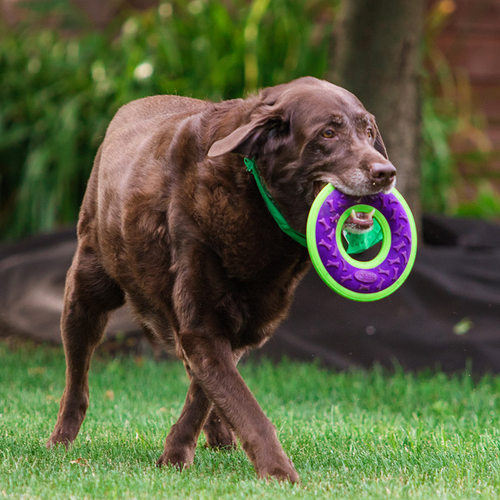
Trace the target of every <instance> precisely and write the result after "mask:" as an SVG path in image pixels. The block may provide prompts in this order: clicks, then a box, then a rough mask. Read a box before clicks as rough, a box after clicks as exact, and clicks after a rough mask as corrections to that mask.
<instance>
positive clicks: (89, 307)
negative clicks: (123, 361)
mask: <svg viewBox="0 0 500 500" xmlns="http://www.w3.org/2000/svg"><path fill="white" fill-rule="evenodd" d="M245 157H248V158H252V159H253V160H254V161H255V163H256V165H257V167H258V169H259V172H260V175H261V177H262V179H263V182H264V184H265V185H266V187H267V189H268V191H269V193H270V194H271V196H272V198H273V199H274V201H275V203H276V204H277V206H278V207H279V209H280V210H281V212H282V214H283V215H284V216H285V218H286V219H287V221H288V223H289V224H290V226H291V227H292V228H294V229H296V230H297V231H301V232H304V231H305V226H306V218H307V215H308V211H309V208H310V206H311V204H312V202H313V200H314V198H315V196H316V194H317V193H318V192H319V191H320V189H321V188H322V187H323V186H324V185H325V184H326V183H332V184H333V185H334V186H336V187H337V188H338V189H340V190H341V191H343V192H345V193H347V194H351V195H355V196H362V195H370V194H375V193H377V192H380V191H389V190H390V189H391V188H392V186H393V185H394V182H395V168H394V167H393V165H392V164H391V163H390V162H389V160H388V158H387V153H386V150H385V147H384V144H383V141H382V138H381V137H380V134H379V132H378V129H377V126H376V124H375V120H374V117H373V116H372V115H371V114H370V113H368V112H367V111H366V110H365V108H364V107H363V105H362V104H361V103H360V101H359V100H358V99H357V98H356V97H355V96H354V95H352V94H351V93H349V92H348V91H346V90H344V89H342V88H340V87H337V86H335V85H333V84H331V83H328V82H326V81H322V80H317V79H315V78H310V77H306V78H300V79H298V80H295V81H292V82H290V83H287V84H283V85H277V86H275V87H270V88H266V89H264V90H262V91H261V92H260V93H259V94H258V95H255V96H251V97H249V98H247V99H236V100H230V101H223V102H220V103H212V102H207V101H201V100H197V99H191V98H186V97H178V96H156V97H149V98H145V99H140V100H137V101H134V102H131V103H129V104H127V105H125V106H123V107H122V108H121V109H120V110H119V111H118V112H117V114H116V116H115V117H114V118H113V120H112V121H111V123H110V125H109V127H108V130H107V132H106V136H105V138H104V141H103V143H102V145H101V147H100V148H99V151H98V153H97V156H96V159H95V162H94V167H93V170H92V173H91V176H90V180H89V183H88V186H87V191H86V193H85V197H84V199H83V203H82V207H81V211H80V217H79V222H78V247H77V250H76V253H75V256H74V259H73V263H72V265H71V268H70V269H69V271H68V275H67V280H66V289H65V295H64V310H63V314H62V319H61V330H62V338H63V342H64V349H65V354H66V364H67V370H66V387H65V389H64V394H63V396H62V399H61V406H60V410H59V415H58V418H57V423H56V425H55V428H54V431H53V433H52V435H51V437H50V439H49V441H48V443H47V445H48V446H53V445H55V444H57V443H64V444H65V445H69V444H70V443H71V442H72V441H73V440H74V439H75V437H76V435H77V434H78V431H79V429H80V426H81V424H82V421H83V419H84V417H85V412H86V410H87V407H88V402H89V391H88V378H87V376H88V370H89V365H90V359H91V356H92V354H93V351H94V349H95V347H96V345H97V343H98V342H99V340H100V339H101V336H102V335H103V331H104V328H105V326H106V321H107V318H108V314H109V312H110V311H112V310H113V309H116V308H117V307H120V306H121V305H122V304H123V303H124V301H125V300H127V301H128V302H129V303H130V305H131V307H132V309H133V310H134V313H135V316H136V318H137V320H138V321H139V322H140V324H141V325H142V326H143V327H144V328H145V329H146V330H147V331H148V332H150V333H151V334H152V335H154V336H155V337H157V338H159V339H161V340H162V341H164V342H165V343H168V344H170V345H174V346H175V350H176V353H177V355H178V357H179V358H181V359H182V361H183V362H184V364H185V367H186V370H187V373H188V376H189V378H190V386H189V391H188V394H187V397H186V402H185V404H184V408H183V410H182V413H181V416H180V418H179V420H178V421H177V423H176V424H175V425H173V426H172V428H171V430H170V432H169V434H168V436H167V438H166V442H165V449H164V451H163V454H162V455H161V457H160V458H159V460H158V464H159V465H162V464H172V465H175V466H178V467H180V468H182V467H186V466H189V465H190V464H191V463H192V461H193V457H194V452H195V447H196V443H197V440H198V436H199V434H200V432H201V430H203V431H204V432H205V434H206V439H207V443H208V445H209V446H212V447H216V448H217V447H233V446H236V438H238V439H239V441H240V443H241V445H242V447H243V449H244V450H245V452H246V453H247V455H248V457H249V459H250V460H251V462H252V463H253V465H254V467H255V469H256V471H257V473H258V475H259V476H261V477H274V478H278V479H280V480H283V479H287V480H290V481H292V482H295V481H297V480H298V475H297V472H296V471H295V469H294V466H293V464H292V462H291V461H290V459H289V458H288V457H287V455H286V454H285V452H284V451H283V449H282V447H281V445H280V443H279V441H278V438H277V435H276V430H275V428H274V426H273V425H272V424H271V422H270V421H269V420H268V419H267V418H266V416H265V415H264V413H263V411H262V410H261V408H260V407H259V405H258V403H257V401H256V400H255V398H254V396H253V395H252V393H251V392H250V390H249V389H248V387H247V386H246V385H245V382H244V381H243V379H242V378H241V376H240V374H239V372H238V370H237V368H236V365H237V362H238V360H239V359H240V357H241V356H242V355H243V354H244V353H245V352H246V351H247V350H248V349H250V348H252V347H258V346H260V345H262V344H263V343H264V342H265V341H266V340H267V339H269V337H270V336H271V334H272V333H273V331H274V330H275V329H276V326H277V325H278V323H279V322H280V321H281V320H282V319H283V318H284V317H285V315H286V313H287V310H288V308H289V306H290V303H291V301H292V296H293V293H294V290H295V287H296V285H297V283H298V282H299V280H300V278H301V277H302V276H303V275H304V273H305V271H306V269H307V268H308V265H309V262H308V261H309V259H308V254H307V250H306V249H305V248H304V247H303V246H301V245H299V244H298V243H297V242H296V241H294V240H293V239H291V238H290V237H289V236H288V235H287V234H284V233H283V232H282V231H281V230H280V228H279V227H278V226H277V225H276V223H275V221H274V220H273V219H272V217H271V216H270V214H269V212H268V210H267V208H266V205H265V203H264V202H263V200H262V198H261V195H260V193H259V191H258V189H257V186H256V183H255V181H254V179H253V177H252V176H251V175H250V174H249V173H248V172H247V171H246V169H245V166H244V162H243V159H244V158H245ZM352 217H353V220H351V221H350V222H351V223H352V224H353V225H356V224H358V225H359V226H360V227H361V228H362V227H363V226H366V225H367V224H368V225H369V221H368V223H367V221H366V220H365V219H364V218H360V220H356V215H355V214H353V216H352Z"/></svg>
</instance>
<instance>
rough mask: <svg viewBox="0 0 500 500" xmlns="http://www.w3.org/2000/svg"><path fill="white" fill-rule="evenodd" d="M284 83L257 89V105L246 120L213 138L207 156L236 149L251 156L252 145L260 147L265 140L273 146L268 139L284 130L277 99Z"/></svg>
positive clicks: (235, 151) (284, 123)
mask: <svg viewBox="0 0 500 500" xmlns="http://www.w3.org/2000/svg"><path fill="white" fill-rule="evenodd" d="M284 87H285V85H277V86H275V87H268V88H265V89H262V90H261V91H260V93H259V99H260V105H259V106H258V107H257V108H256V110H255V111H254V113H253V114H252V117H251V119H250V121H249V122H248V123H245V124H244V125H241V126H240V127H238V128H237V129H236V130H233V131H232V132H231V133H230V134H229V135H227V136H226V137H223V138H222V139H219V140H218V141H216V142H214V143H213V144H212V146H211V147H210V149H209V150H208V153H207V155H208V157H214V156H220V155H223V154H225V153H240V154H242V155H246V156H251V155H252V150H253V149H255V147H259V146H260V147H263V146H264V144H265V143H267V146H268V147H271V148H273V144H269V142H272V141H271V139H274V140H275V141H278V140H279V138H281V139H283V137H282V135H283V133H284V132H285V131H286V132H288V130H289V126H288V123H287V118H286V117H285V116H286V115H287V112H286V111H285V110H286V106H283V105H280V104H279V103H278V102H277V101H278V99H279V97H280V96H281V95H282V92H283V88H284Z"/></svg>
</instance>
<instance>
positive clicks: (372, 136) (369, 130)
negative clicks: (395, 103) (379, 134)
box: [366, 128, 375, 139]
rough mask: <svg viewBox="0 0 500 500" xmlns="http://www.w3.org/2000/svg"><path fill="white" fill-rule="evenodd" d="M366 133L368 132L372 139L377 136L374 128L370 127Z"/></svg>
mask: <svg viewBox="0 0 500 500" xmlns="http://www.w3.org/2000/svg"><path fill="white" fill-rule="evenodd" d="M366 133H367V134H368V137H369V138H370V139H374V138H375V132H373V129H372V128H369V129H368V130H367V131H366Z"/></svg>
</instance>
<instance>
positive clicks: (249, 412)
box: [179, 330, 299, 482]
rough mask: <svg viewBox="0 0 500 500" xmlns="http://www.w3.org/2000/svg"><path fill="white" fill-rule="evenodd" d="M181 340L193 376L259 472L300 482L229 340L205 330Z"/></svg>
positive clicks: (189, 333)
mask: <svg viewBox="0 0 500 500" xmlns="http://www.w3.org/2000/svg"><path fill="white" fill-rule="evenodd" d="M179 341H180V346H181V348H182V351H183V354H184V356H185V360H186V362H187V363H188V364H189V367H190V370H191V372H192V374H193V377H194V378H195V380H196V381H198V383H199V384H200V386H201V387H202V388H203V391H204V393H205V394H206V395H207V396H208V398H209V399H210V400H211V401H212V402H213V404H214V405H215V406H216V408H217V410H218V411H219V412H220V413H221V414H222V415H223V417H224V419H225V420H226V421H227V422H228V424H229V425H230V426H231V427H232V428H233V429H234V431H235V432H236V435H237V436H238V438H239V439H240V442H241V445H242V446H243V449H244V450H245V452H246V453H247V455H248V457H249V458H250V460H251V461H252V463H253V465H254V467H255V469H256V471H257V474H258V475H259V476H260V477H275V478H277V479H279V480H290V481H292V482H296V481H298V479H299V477H298V475H297V472H296V471H295V469H294V467H293V464H292V462H291V460H290V459H289V458H288V457H287V456H286V454H285V452H284V451H283V449H282V447H281V445H280V443H279V441H278V438H277V435H276V430H275V428H274V426H273V425H272V424H271V422H270V421H269V420H268V419H267V417H266V416H265V415H264V413H263V411H262V410H261V408H260V406H259V404H258V403H257V401H256V399H255V398H254V396H253V394H252V393H251V392H250V390H249V389H248V387H247V386H246V384H245V382H244V381H243V379H242V378H241V376H240V374H239V373H238V370H237V369H236V364H235V362H234V357H233V353H232V350H231V345H230V343H229V341H228V340H226V339H224V338H223V337H220V336H217V335H213V334H212V335H209V334H207V333H205V332H203V331H202V330H190V331H180V332H179Z"/></svg>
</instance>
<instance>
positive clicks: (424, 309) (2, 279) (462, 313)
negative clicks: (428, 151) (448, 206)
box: [0, 216, 500, 373]
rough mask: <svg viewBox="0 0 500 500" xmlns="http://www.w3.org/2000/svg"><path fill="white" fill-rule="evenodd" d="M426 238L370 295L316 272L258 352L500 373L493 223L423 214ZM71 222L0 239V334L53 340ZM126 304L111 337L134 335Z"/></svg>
mask: <svg viewBox="0 0 500 500" xmlns="http://www.w3.org/2000/svg"><path fill="white" fill-rule="evenodd" d="M423 234H424V237H423V240H424V244H420V246H419V250H418V253H417V259H416V263H415V267H414V269H413V271H412V273H411V275H410V277H409V278H408V280H407V281H406V283H405V284H404V285H403V286H402V287H401V288H400V289H399V290H398V291H397V292H396V293H394V294H393V295H391V296H390V297H389V298H386V299H383V300H381V301H377V302H371V303H358V302H353V301H350V300H347V299H344V298H342V297H340V296H338V295H337V294H335V293H334V292H332V291H331V290H330V289H329V288H327V287H326V286H325V285H324V284H323V283H322V282H321V281H320V279H319V278H318V277H317V276H316V274H315V273H314V271H311V272H309V274H308V275H307V276H306V278H305V279H304V281H303V282H302V283H301V285H300V286H299V288H298V290H297V294H296V297H295V301H294V304H293V306H292V309H291V311H290V315H289V317H288V319H287V320H286V321H285V322H284V323H283V324H282V325H281V327H280V328H279V329H278V331H277V332H276V334H275V335H274V337H273V338H272V339H271V340H270V341H269V342H268V343H267V344H266V345H265V346H264V347H263V348H261V349H260V351H259V356H261V355H265V356H267V357H270V358H272V359H276V360H277V359H281V358H282V357H283V356H287V357H288V358H291V359H296V360H305V361H312V360H317V361H318V362H320V363H321V364H323V365H325V366H327V367H330V368H335V369H346V368H350V367H353V366H363V367H368V366H371V365H373V364H374V363H379V364H382V365H384V366H388V367H391V366H393V365H394V364H398V365H400V366H402V367H403V368H404V369H410V370H418V369H422V368H441V369H442V370H445V371H448V372H453V371H459V370H463V369H464V368H467V369H470V370H471V371H472V372H474V373H484V372H496V373H499V372H500V226H498V225H493V224H488V223H486V222H482V221H478V220H472V219H452V218H445V217H437V216H432V217H431V216H426V217H425V218H424V225H423ZM75 246H76V240H75V234H74V230H68V231H63V232H58V233H54V234H49V235H44V236H37V237H33V238H31V239H28V240H24V241H22V242H19V243H16V244H11V245H4V246H1V247H0V336H20V337H24V338H30V339H33V340H35V341H45V342H51V343H59V342H60V333H59V317H60V313H61V308H62V297H63V288H64V278H65V274H66V271H67V269H68V267H69V265H70V263H71V258H72V256H73V252H74V250H75ZM137 332H138V327H137V325H136V324H135V323H134V321H133V320H132V318H131V315H130V313H129V311H128V310H127V308H126V307H124V308H122V309H120V310H118V311H116V312H114V313H113V314H112V317H111V321H110V323H109V325H108V333H107V335H108V337H111V338H113V337H116V336H117V335H118V336H119V337H120V338H123V337H127V336H129V335H130V336H132V335H137Z"/></svg>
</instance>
